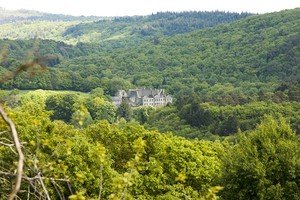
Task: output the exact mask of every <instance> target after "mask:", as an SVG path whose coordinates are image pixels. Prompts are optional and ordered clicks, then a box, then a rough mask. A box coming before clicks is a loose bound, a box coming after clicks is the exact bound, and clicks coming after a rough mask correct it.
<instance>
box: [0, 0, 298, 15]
mask: <svg viewBox="0 0 300 200" xmlns="http://www.w3.org/2000/svg"><path fill="white" fill-rule="evenodd" d="M0 7H2V8H5V9H8V10H17V9H27V10H36V11H40V12H47V13H53V14H69V15H75V16H80V15H86V16H89V15H95V16H133V15H149V14H152V13H157V12H162V11H216V10H219V11H231V12H251V13H268V12H275V11H280V10H284V9H292V8H296V7H300V0H105V1H104V0H0Z"/></svg>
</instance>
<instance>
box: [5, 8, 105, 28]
mask: <svg viewBox="0 0 300 200" xmlns="http://www.w3.org/2000/svg"><path fill="white" fill-rule="evenodd" d="M102 18H103V17H102ZM99 19H101V18H100V17H95V16H90V17H84V16H79V17H76V16H71V15H60V14H50V13H42V12H38V11H33V10H24V9H22V10H7V9H5V8H1V7H0V24H5V23H12V22H18V21H24V20H26V21H41V20H43V21H93V20H99Z"/></svg>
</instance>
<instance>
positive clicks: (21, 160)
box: [0, 105, 24, 200]
mask: <svg viewBox="0 0 300 200" xmlns="http://www.w3.org/2000/svg"><path fill="white" fill-rule="evenodd" d="M0 114H1V117H2V118H3V120H4V121H5V122H6V124H7V125H8V126H9V127H10V130H11V133H12V137H13V141H14V144H15V146H16V150H17V153H18V156H19V160H18V166H17V173H16V183H15V186H14V187H13V189H12V191H11V193H10V195H9V198H8V200H13V199H14V198H15V197H16V196H17V193H18V192H19V190H20V186H21V180H22V175H23V165H24V154H23V152H22V149H21V143H20V140H19V136H18V132H17V130H16V127H15V125H14V123H13V122H12V121H11V120H10V118H9V117H8V116H7V114H6V112H5V111H4V109H3V108H2V106H1V105H0Z"/></svg>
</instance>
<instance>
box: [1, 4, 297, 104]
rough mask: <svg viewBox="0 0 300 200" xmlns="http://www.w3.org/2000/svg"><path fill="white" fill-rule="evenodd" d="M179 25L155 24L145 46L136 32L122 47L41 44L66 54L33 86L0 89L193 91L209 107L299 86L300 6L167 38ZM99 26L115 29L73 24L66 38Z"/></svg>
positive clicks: (30, 82) (21, 84)
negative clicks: (211, 103) (214, 101)
mask: <svg viewBox="0 0 300 200" xmlns="http://www.w3.org/2000/svg"><path fill="white" fill-rule="evenodd" d="M198 14H199V13H198ZM224 14H226V13H224ZM183 15H184V14H183ZM186 15H189V14H188V13H186ZM196 15H197V14H196ZM162 16H163V17H165V18H166V17H167V16H172V13H166V14H162ZM155 17H158V16H155V15H154V16H148V17H145V18H143V17H140V18H139V17H135V18H129V19H126V18H121V19H118V18H116V19H114V20H112V23H117V24H119V26H117V27H119V28H120V27H121V24H123V25H124V27H123V29H120V30H127V29H128V30H132V29H131V28H132V26H130V25H127V24H135V23H133V22H132V23H129V21H135V20H137V21H139V22H141V21H143V20H144V21H147V20H150V19H149V18H151V20H152V21H151V20H150V21H151V23H155V22H156V23H157V24H160V23H159V19H161V18H159V17H158V19H157V21H155V20H154V19H153V18H155ZM176 19H177V18H176V17H174V18H172V17H170V21H168V20H166V22H165V26H161V27H160V26H157V28H156V29H154V32H151V31H150V33H151V34H150V35H151V37H149V38H147V36H145V37H146V39H145V38H143V37H141V40H140V41H138V40H137V39H136V38H138V37H136V36H137V35H139V34H141V32H140V29H138V28H137V29H136V32H133V35H135V36H132V40H131V43H130V41H129V39H130V37H129V36H126V40H125V39H124V40H121V39H120V40H117V39H116V40H117V41H118V42H114V41H115V40H108V41H106V42H105V41H102V42H101V41H99V42H98V43H97V42H94V43H88V44H86V43H82V42H80V43H78V44H77V45H76V46H65V47H64V46H63V45H57V43H55V42H53V41H42V42H41V48H40V51H41V52H52V53H55V52H56V53H57V54H59V55H61V57H60V59H59V60H57V61H56V62H54V63H52V65H51V66H52V67H51V69H50V70H49V71H48V72H47V73H45V74H44V75H42V76H40V77H36V78H34V79H36V80H34V79H26V78H25V76H23V77H20V78H18V81H15V82H11V83H9V84H7V85H5V86H2V87H4V88H11V87H17V88H21V89H26V88H44V89H70V90H81V91H89V90H91V89H93V88H95V87H102V88H103V89H104V90H105V91H106V92H107V93H111V94H113V93H114V91H115V90H116V89H120V88H123V89H127V88H128V87H152V88H165V89H167V90H168V92H170V93H171V94H176V93H178V92H179V91H180V90H187V89H193V90H194V91H195V92H197V93H198V94H200V95H201V96H202V97H203V98H204V99H205V100H207V101H210V100H212V99H214V98H215V97H218V98H220V99H221V100H223V99H226V98H237V99H244V100H245V99H247V98H252V97H254V96H257V95H259V94H266V93H273V92H275V90H276V88H278V87H279V86H280V85H282V84H287V85H290V84H297V83H298V82H299V81H300V80H299V77H300V60H299V59H300V43H299V41H300V26H299V24H300V9H299V8H298V9H293V10H286V11H282V12H276V13H270V14H263V15H256V16H248V17H246V18H244V19H240V20H236V21H234V22H232V23H227V24H220V25H214V26H213V27H208V28H203V29H201V30H194V29H196V28H193V26H191V27H192V28H190V29H191V30H189V31H191V32H189V31H188V33H180V34H179V32H177V33H175V34H174V35H173V34H170V35H165V34H164V31H165V30H167V28H166V27H168V26H167V24H170V23H171V22H172V20H173V21H176ZM180 19H181V20H183V19H184V18H182V17H181V16H180V14H178V19H177V23H179V21H181V20H180ZM215 19H216V18H215ZM114 21H116V22H114ZM187 21H189V20H187V19H185V23H186V22H187ZM190 21H193V20H190ZM196 21H197V20H196ZM198 21H201V20H200V19H198ZM97 23H99V24H98V25H99V27H101V26H102V25H103V24H105V23H107V25H105V27H106V26H107V27H108V26H110V25H108V24H109V23H108V22H106V21H100V22H95V23H91V24H82V25H79V26H75V27H77V28H75V29H74V31H70V29H68V30H69V33H68V34H66V35H72V34H73V36H72V37H75V35H76V34H77V35H85V34H86V33H87V32H91V31H92V30H96V29H97V28H99V27H98V26H96V25H97ZM144 23H145V22H144ZM147 23H148V22H147ZM174 23H175V22H174ZM136 24H138V23H136ZM141 24H142V23H141ZM162 24H163V22H162ZM171 24H173V22H172V23H171ZM183 24H184V23H183ZM89 25H91V26H90V28H89ZM85 26H86V27H87V29H85V28H84V27H85ZM103 26H104V25H103ZM91 27H92V28H91ZM110 27H111V28H113V26H110ZM170 27H171V26H170ZM174 27H177V26H174ZM183 27H184V26H183ZM187 27H189V26H187ZM88 28H89V29H88ZM119 28H117V30H116V32H118V31H119ZM77 29H78V30H77ZM99 29H100V28H99ZM106 30H109V29H106ZM180 30H181V29H180ZM92 32H93V31H92ZM113 32H114V31H111V33H113ZM175 32H176V31H175ZM183 32H184V31H183ZM65 33H66V32H65ZM96 33H98V32H96ZM167 33H170V32H167ZM108 35H109V34H108ZM141 35H142V34H141ZM152 36H154V37H152ZM126 41H129V43H126ZM6 42H8V41H6ZM9 42H10V43H11V44H10V45H13V46H15V47H16V48H17V47H18V48H20V49H22V48H24V45H20V44H21V42H20V41H19V42H18V43H19V44H18V43H14V41H9ZM47 43H49V44H47ZM50 44H51V45H50ZM104 44H106V45H107V46H108V47H107V46H104ZM109 45H111V46H113V45H116V46H118V45H119V46H118V47H119V48H115V47H110V48H109ZM122 46H123V48H121V47H122ZM25 49H26V48H25ZM47 49H48V50H47ZM49 49H51V51H50V50H49ZM23 50H24V49H23ZM17 52H18V51H16V53H17ZM14 59H16V58H14ZM2 65H3V64H2ZM6 66H7V67H8V66H9V65H6ZM37 83H38V84H37ZM282 95H286V94H282ZM225 97H226V98H225ZM238 101H239V100H238ZM241 101H242V100H241Z"/></svg>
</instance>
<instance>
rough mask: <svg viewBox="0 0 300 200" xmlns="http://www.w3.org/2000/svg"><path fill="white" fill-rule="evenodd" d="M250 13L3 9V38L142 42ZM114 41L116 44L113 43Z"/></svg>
mask: <svg viewBox="0 0 300 200" xmlns="http://www.w3.org/2000/svg"><path fill="white" fill-rule="evenodd" d="M249 15H250V14H249V13H242V14H238V13H226V12H217V11H216V12H182V13H175V12H166V13H157V14H152V15H149V16H134V17H116V18H107V17H73V16H68V15H53V14H46V13H40V12H36V11H27V10H18V11H7V10H3V13H2V16H1V15H0V39H11V40H18V39H32V38H40V39H47V40H48V39H50V40H55V41H62V42H65V43H68V44H77V43H99V44H100V45H102V46H104V47H106V48H108V47H107V46H108V45H109V46H110V47H111V48H116V47H125V46H128V45H136V44H140V43H142V42H144V41H146V40H151V39H153V38H158V37H161V36H172V35H176V34H181V33H187V32H191V31H193V30H199V29H202V28H206V27H212V26H215V25H218V24H224V23H230V22H232V21H236V20H239V19H241V18H245V17H247V16H249ZM112 43H113V44H112Z"/></svg>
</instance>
